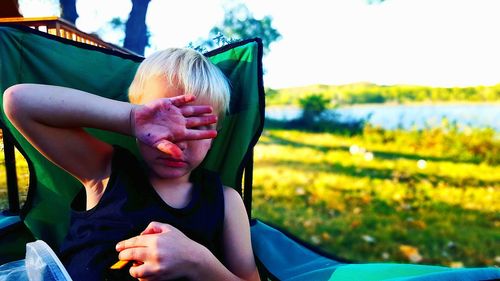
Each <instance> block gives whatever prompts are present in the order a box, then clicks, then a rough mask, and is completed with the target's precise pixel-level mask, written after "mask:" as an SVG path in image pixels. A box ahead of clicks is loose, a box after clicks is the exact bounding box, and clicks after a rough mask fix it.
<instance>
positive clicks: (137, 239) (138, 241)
mask: <svg viewBox="0 0 500 281" xmlns="http://www.w3.org/2000/svg"><path fill="white" fill-rule="evenodd" d="M145 237H146V236H134V237H132V238H129V239H127V240H123V241H120V242H119V243H118V244H116V250H117V251H122V250H124V249H128V248H135V247H145V245H146V243H145Z"/></svg>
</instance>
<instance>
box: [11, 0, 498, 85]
mask: <svg viewBox="0 0 500 281" xmlns="http://www.w3.org/2000/svg"><path fill="white" fill-rule="evenodd" d="M19 2H20V5H21V12H22V13H23V15H24V16H43V15H45V16H47V15H58V14H59V10H58V1H57V0H20V1H19ZM241 2H242V3H244V4H246V6H247V7H248V8H249V10H250V11H251V12H252V13H253V15H254V16H255V18H257V19H259V18H262V17H263V16H266V15H270V16H271V17H272V18H273V27H274V28H276V29H277V30H278V31H279V32H280V33H281V35H282V38H281V39H280V40H279V41H277V42H275V43H273V44H271V46H270V47H271V48H270V52H269V54H268V55H267V56H265V57H264V59H263V65H264V68H265V75H264V84H265V86H266V87H271V88H275V89H279V88H287V87H296V86H307V85H313V84H328V85H341V84H348V83H356V82H371V83H376V84H380V85H395V84H411V85H426V86H440V87H454V86H457V87H462V86H478V85H494V84H499V83H500V36H499V33H500V16H498V11H500V1H499V0H386V1H385V2H383V3H381V4H372V5H369V4H367V1H366V0H308V1H290V0H243V1H241ZM233 3H234V1H233ZM228 5H231V2H229V1H227V0H182V1H179V0H175V1H174V0H152V1H151V3H150V5H149V9H148V14H147V19H146V23H147V25H148V27H149V30H150V32H151V47H150V48H149V49H147V50H146V56H147V55H149V54H150V53H152V52H154V51H156V50H159V49H163V48H167V47H185V46H187V44H188V43H189V42H194V41H196V40H197V39H199V38H207V36H208V33H209V31H210V29H211V28H212V27H213V26H215V25H217V24H219V23H220V22H221V21H222V18H223V15H224V7H227V6H228ZM130 9H131V3H130V1H129V0H107V1H102V0H77V10H78V13H79V16H80V17H79V19H78V20H77V23H76V25H77V27H78V28H79V29H81V30H83V31H85V32H99V33H100V34H102V37H103V39H104V40H106V41H110V42H114V43H116V42H118V40H119V39H120V38H121V37H122V36H123V35H122V34H120V33H117V32H113V31H112V30H111V28H110V27H109V25H108V24H107V23H108V22H109V21H110V20H111V18H113V17H121V18H122V19H124V20H125V19H126V18H127V17H128V13H129V12H130Z"/></svg>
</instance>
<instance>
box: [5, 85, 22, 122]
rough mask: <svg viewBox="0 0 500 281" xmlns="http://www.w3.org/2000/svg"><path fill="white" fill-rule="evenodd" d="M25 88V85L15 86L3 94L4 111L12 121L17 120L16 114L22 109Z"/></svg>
mask: <svg viewBox="0 0 500 281" xmlns="http://www.w3.org/2000/svg"><path fill="white" fill-rule="evenodd" d="M24 86H25V85H23V84H18V85H14V86H11V87H9V88H8V89H7V90H5V92H4V93H3V110H4V112H5V115H6V116H7V117H8V118H9V119H10V120H13V119H15V117H16V113H17V112H18V111H19V109H20V107H21V105H20V104H21V101H22V93H23V89H24Z"/></svg>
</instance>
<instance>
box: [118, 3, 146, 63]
mask: <svg viewBox="0 0 500 281" xmlns="http://www.w3.org/2000/svg"><path fill="white" fill-rule="evenodd" d="M150 1H151V0H132V10H131V11H130V15H129V17H128V20H127V23H126V24H125V41H124V43H123V47H124V48H126V49H129V50H131V51H133V52H135V53H137V54H139V55H144V49H145V48H146V46H147V45H148V41H149V35H148V27H147V26H146V13H147V11H148V5H149V2H150Z"/></svg>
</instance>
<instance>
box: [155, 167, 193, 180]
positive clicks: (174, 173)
mask: <svg viewBox="0 0 500 281" xmlns="http://www.w3.org/2000/svg"><path fill="white" fill-rule="evenodd" d="M190 172H191V171H190V170H187V169H175V168H168V169H155V170H154V175H153V176H154V177H157V178H158V179H178V178H182V177H184V176H186V175H188V176H189V174H190Z"/></svg>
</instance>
